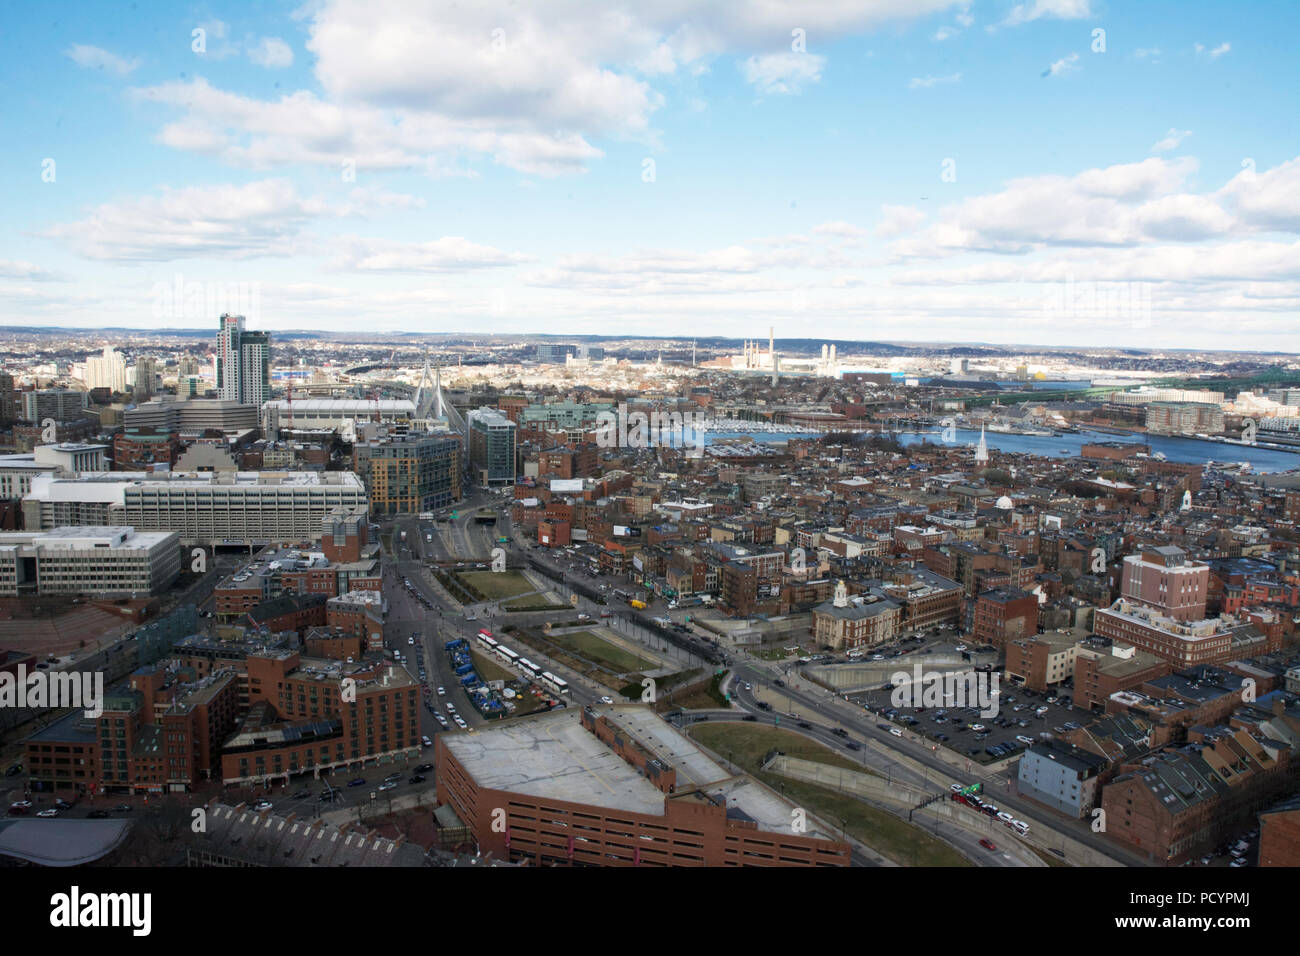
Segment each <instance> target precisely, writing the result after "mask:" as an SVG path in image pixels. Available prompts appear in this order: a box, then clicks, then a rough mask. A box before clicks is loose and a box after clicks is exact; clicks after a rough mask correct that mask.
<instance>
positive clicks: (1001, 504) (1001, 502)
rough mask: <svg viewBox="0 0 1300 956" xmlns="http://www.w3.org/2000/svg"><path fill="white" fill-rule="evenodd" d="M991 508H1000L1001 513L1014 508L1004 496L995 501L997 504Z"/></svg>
mask: <svg viewBox="0 0 1300 956" xmlns="http://www.w3.org/2000/svg"><path fill="white" fill-rule="evenodd" d="M993 507H995V508H1001V509H1002V510H1003V511H1010V510H1011V509H1012V508H1014V507H1015V505H1014V504H1012V503H1011V499H1010V498H1008V497H1007V496H1006V495H1003V496H1002V497H1001V498H999V499H998V500H997V503H996V504H995V505H994V506H993Z"/></svg>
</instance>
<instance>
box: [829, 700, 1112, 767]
mask: <svg viewBox="0 0 1300 956" xmlns="http://www.w3.org/2000/svg"><path fill="white" fill-rule="evenodd" d="M999 691H1000V694H999V706H998V713H997V714H996V715H995V716H993V717H985V716H983V715H982V714H981V713H980V711H979V709H978V708H976V707H901V708H896V707H894V705H893V703H891V701H890V692H891V691H890V690H886V689H881V690H873V691H869V692H866V693H863V694H856V695H852V696H851V697H850V698H849V699H850V700H851V701H852V702H853V703H855V704H858V705H859V706H861V707H864V708H865V709H866V710H867V711H869V712H870V713H873V714H875V715H877V716H878V717H880V718H881V719H880V721H879V723H881V724H883V725H885V726H886V727H887V728H888V727H891V726H892V727H894V728H898V729H903V730H906V731H910V732H911V733H915V734H917V735H919V736H920V737H922V738H924V739H927V740H931V741H933V742H934V743H935V744H937V745H940V746H944V747H947V748H949V749H950V750H952V751H953V752H954V753H958V754H961V755H962V756H965V757H969V758H970V759H972V760H978V761H980V762H981V763H991V762H993V761H995V760H1002V759H1005V758H1006V757H1009V756H1014V755H1015V754H1018V753H1020V752H1022V751H1023V750H1024V749H1025V747H1027V746H1028V745H1029V744H1030V743H1032V742H1033V741H1034V740H1036V739H1038V738H1039V737H1040V736H1041V735H1042V734H1048V735H1050V736H1053V737H1062V736H1064V735H1065V734H1066V733H1068V732H1069V731H1071V730H1074V729H1076V728H1077V727H1078V726H1080V725H1081V724H1083V723H1084V722H1085V721H1086V719H1087V716H1088V715H1087V714H1086V713H1085V712H1084V711H1081V710H1079V709H1077V708H1075V707H1074V706H1073V704H1072V703H1071V700H1070V690H1069V689H1068V688H1064V689H1060V690H1055V691H1049V692H1047V693H1045V694H1044V693H1040V692H1038V691H1033V690H1029V689H1027V688H1023V687H1019V686H1017V685H1014V684H1006V683H1002V684H1000V686H999ZM998 748H1001V749H1002V752H1001V753H990V752H989V751H990V749H992V750H994V751H996V750H998Z"/></svg>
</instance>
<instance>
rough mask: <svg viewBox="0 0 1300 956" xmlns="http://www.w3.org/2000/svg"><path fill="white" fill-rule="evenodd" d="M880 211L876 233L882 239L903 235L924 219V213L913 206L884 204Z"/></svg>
mask: <svg viewBox="0 0 1300 956" xmlns="http://www.w3.org/2000/svg"><path fill="white" fill-rule="evenodd" d="M880 213H881V220H880V222H879V224H878V225H877V226H876V235H878V236H880V237H881V238H882V239H892V238H893V237H895V236H901V235H905V234H906V233H909V232H911V231H912V230H914V229H915V228H916V227H917V226H919V225H920V224H921V223H923V222H924V221H925V213H924V212H922V211H921V210H920V209H917V208H916V207H915V206H890V205H884V206H881V207H880Z"/></svg>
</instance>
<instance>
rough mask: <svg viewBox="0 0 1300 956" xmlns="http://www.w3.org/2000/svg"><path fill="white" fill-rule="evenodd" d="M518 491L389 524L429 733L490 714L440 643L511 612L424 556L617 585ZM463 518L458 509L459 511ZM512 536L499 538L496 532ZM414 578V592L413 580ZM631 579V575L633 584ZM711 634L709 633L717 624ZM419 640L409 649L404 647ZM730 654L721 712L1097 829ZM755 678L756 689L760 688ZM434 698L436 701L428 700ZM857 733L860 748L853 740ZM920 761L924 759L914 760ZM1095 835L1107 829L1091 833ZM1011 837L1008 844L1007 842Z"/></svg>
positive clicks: (957, 838)
mask: <svg viewBox="0 0 1300 956" xmlns="http://www.w3.org/2000/svg"><path fill="white" fill-rule="evenodd" d="M509 502H510V499H509V498H504V499H503V498H502V496H499V495H493V494H490V493H488V494H485V493H482V492H479V493H476V494H475V495H473V496H471V497H470V498H468V499H466V500H465V501H463V502H461V503H459V504H457V505H455V506H454V507H450V508H444V509H440V510H439V511H437V512H435V516H436V518H437V519H440V520H436V521H421V520H419V519H418V518H415V517H403V518H400V519H397V520H396V521H394V522H393V523H392V525H391V526H389V529H388V530H391V532H392V536H393V537H392V542H393V548H394V551H395V556H396V560H395V561H393V562H391V563H390V570H389V573H388V577H387V579H386V582H385V590H386V593H387V596H388V599H389V602H390V610H389V617H388V621H387V624H386V626H385V644H386V646H387V647H389V648H390V649H397V650H401V651H402V652H403V653H405V654H407V667H408V670H410V671H411V673H412V676H413V677H416V678H417V679H418V666H419V661H418V660H417V655H416V654H415V653H414V650H415V648H414V647H413V646H412V645H410V644H409V643H408V638H410V637H412V636H415V637H416V640H417V643H418V644H419V645H420V646H421V648H422V651H423V653H422V662H423V666H424V668H425V671H426V677H425V683H426V684H427V685H428V687H429V690H430V693H429V695H428V696H427V697H426V698H425V700H426V702H427V704H428V705H429V706H426V707H422V710H421V733H422V734H425V735H427V736H429V737H433V736H434V735H436V734H437V733H439V732H442V728H441V726H440V725H439V724H438V722H437V721H436V720H435V719H434V717H433V711H434V710H436V711H438V712H440V713H442V715H443V716H444V718H449V716H450V715H449V714H448V713H447V709H446V703H447V702H448V701H451V702H453V704H454V706H455V707H456V712H457V713H459V714H460V715H461V717H462V718H463V719H464V720H465V721H466V722H467V723H468V724H469V728H470V732H473V731H474V729H475V728H478V727H481V726H482V725H483V723H484V721H483V720H482V718H480V717H479V715H478V714H477V712H476V711H474V709H473V707H472V706H471V705H470V703H469V700H468V696H467V695H466V694H465V693H464V692H463V691H462V690H461V688H460V685H459V683H458V681H457V680H456V679H455V677H454V675H453V674H452V673H451V669H450V667H449V666H448V661H447V658H446V655H445V653H444V652H443V645H444V643H445V642H446V641H447V640H450V639H452V638H454V637H464V638H466V639H469V640H471V641H472V639H473V637H474V635H475V634H477V632H478V630H479V628H481V627H484V626H486V627H488V628H492V629H494V630H495V629H496V625H495V624H494V623H493V622H494V621H500V620H504V618H505V612H504V611H503V610H502V609H501V608H500V607H499V605H498V603H497V602H495V601H484V602H479V603H476V604H474V605H470V606H468V607H464V608H458V609H456V610H452V605H451V604H450V603H449V602H448V601H447V599H446V598H445V596H444V594H443V592H442V590H441V588H440V587H438V586H437V585H436V584H435V583H434V582H433V580H432V578H431V576H429V574H428V572H427V571H426V570H425V562H426V561H433V562H446V561H466V562H469V561H473V562H475V563H487V562H489V561H490V560H491V556H492V550H493V549H494V548H497V547H500V548H503V549H504V550H505V551H506V553H507V556H508V559H509V561H510V564H511V566H515V567H517V566H521V565H522V564H523V563H524V558H523V556H524V555H525V554H529V555H531V556H532V557H534V558H535V559H537V560H540V561H542V562H544V563H545V564H546V565H547V566H548V567H550V568H552V569H553V570H555V571H557V572H558V573H560V574H561V576H562V578H563V579H564V580H565V581H567V580H569V579H572V580H578V581H582V582H583V583H584V584H587V585H589V586H595V587H599V585H600V584H602V583H603V584H606V585H607V587H608V588H609V589H610V592H612V590H613V589H614V588H616V587H618V585H617V584H616V583H615V582H614V579H610V578H605V577H602V578H596V577H592V576H591V575H590V574H589V573H588V572H586V571H585V570H580V569H577V568H576V567H575V566H574V565H573V562H572V560H571V558H570V556H568V555H566V554H563V553H559V554H556V553H551V552H548V551H546V549H536V548H532V546H531V545H530V544H529V543H528V542H527V541H525V540H524V539H523V536H522V535H521V534H519V533H518V532H517V531H516V530H515V529H513V528H512V527H511V523H510V517H509V508H508V505H509ZM483 507H493V508H495V510H496V513H497V516H498V517H497V523H496V525H495V526H491V525H480V524H478V523H477V521H476V520H475V516H476V514H477V512H478V511H479V510H480V509H481V508H483ZM453 512H454V513H455V514H456V517H455V518H452V517H451V514H452V513H453ZM401 531H406V533H407V534H406V540H405V542H403V541H402V540H401V535H400V532H401ZM502 537H504V538H506V539H507V541H506V542H504V543H503V542H500V541H499V540H498V539H499V538H502ZM407 580H409V581H410V582H411V588H412V589H413V591H414V594H412V593H411V592H410V591H408V589H407V588H406V585H405V582H406V581H407ZM545 584H546V586H548V587H551V588H553V590H554V591H555V592H556V593H557V594H560V595H561V596H562V597H563V598H564V600H565V601H566V606H567V601H568V598H569V593H568V592H569V588H568V587H567V586H566V584H565V583H563V582H552V581H550V580H547V581H546V582H545ZM624 589H625V590H626V589H627V587H626V585H625V586H624ZM567 609H568V610H570V611H571V612H573V611H576V612H578V613H586V614H588V615H590V616H591V617H592V618H593V619H596V618H598V616H599V615H600V613H601V612H602V611H606V610H608V611H612V613H613V614H615V615H618V614H620V611H621V610H622V609H621V607H620V605H619V602H617V601H616V600H614V599H611V603H610V606H609V607H608V608H606V607H602V606H600V605H598V604H597V603H595V602H592V601H590V600H588V599H587V598H585V597H582V596H579V598H578V603H577V606H576V607H570V608H567ZM553 613H554V612H534V613H528V612H521V613H514V614H511V615H510V620H511V621H512V622H514V623H518V624H532V623H538V622H540V621H542V620H546V619H548V618H550V617H551V616H552V614H553ZM647 613H650V614H653V615H656V616H666V617H670V618H673V619H675V620H676V621H681V620H682V619H683V618H684V617H685V616H686V615H687V614H688V613H689V612H687V611H683V610H676V611H669V610H668V609H667V607H666V606H665V605H664V604H663V603H662V601H660V602H657V603H653V604H651V607H650V608H648V609H647ZM692 631H693V633H694V634H695V636H697V637H704V636H705V632H702V631H699V630H697V629H695V628H693V627H692ZM708 637H709V638H711V637H712V635H708ZM631 639H633V640H637V639H640V640H642V641H644V642H645V643H646V644H647V646H654V647H655V648H656V649H657V650H660V651H663V650H668V651H669V653H677V654H678V655H679V656H684V657H686V658H687V660H686V661H685V662H686V663H696V664H698V663H703V662H702V661H699V660H697V659H694V658H691V657H690V655H687V654H685V652H681V651H677V650H676V649H673V648H670V646H669V645H668V644H666V643H665V642H663V641H662V639H661V638H658V639H657V638H656V636H655V635H653V634H643V635H640V637H639V638H638V637H637V635H636V634H635V632H633V634H632V636H631ZM407 652H410V653H407ZM727 653H728V655H729V658H730V659H729V664H730V666H731V669H732V678H731V683H730V685H729V686H730V688H731V690H732V699H733V709H732V710H730V711H726V712H719V713H717V714H716V715H714V717H715V719H731V720H741V719H744V717H745V715H746V714H749V715H752V716H754V717H755V718H756V720H758V721H761V722H764V723H768V724H773V723H776V722H777V720H778V718H779V723H780V726H782V727H784V728H787V729H790V730H794V731H796V732H798V733H803V734H805V735H807V736H809V737H811V738H812V739H815V740H817V741H818V742H820V743H822V744H824V745H825V746H828V747H830V748H831V749H832V750H834V751H835V752H837V753H841V754H843V755H845V756H847V757H849V758H851V759H853V760H855V761H857V762H861V763H862V764H863V766H864V767H867V768H869V769H871V770H873V771H875V772H877V773H883V774H885V775H886V777H887V778H889V779H897V780H899V781H902V782H906V783H908V784H912V785H916V786H920V787H923V788H927V789H932V790H934V791H935V792H946V790H947V787H948V782H949V781H953V780H956V781H958V782H963V783H969V782H974V781H975V780H979V781H981V782H983V783H984V786H985V790H986V792H987V793H988V794H990V795H991V797H992V799H994V800H996V801H997V803H998V804H999V805H1000V806H1002V807H1003V808H1004V809H1006V810H1008V811H1009V812H1012V813H1014V814H1015V815H1016V816H1017V817H1018V818H1020V819H1025V820H1028V821H1029V822H1030V824H1031V826H1033V827H1034V828H1035V829H1037V830H1039V832H1040V835H1041V834H1042V833H1043V832H1056V833H1060V834H1068V835H1069V836H1071V837H1074V838H1076V839H1088V837H1089V836H1091V834H1090V833H1089V832H1088V826H1087V824H1086V822H1082V821H1081V822H1079V823H1078V824H1077V825H1074V824H1070V823H1063V822H1062V821H1059V820H1056V819H1054V818H1052V819H1049V820H1046V821H1045V820H1044V818H1043V816H1042V814H1041V811H1039V810H1036V809H1035V808H1034V807H1033V806H1032V805H1031V804H1029V803H1028V802H1027V801H1025V800H1023V799H1022V798H1019V797H1018V796H1016V795H1015V794H1014V793H1013V792H1012V788H1011V780H1010V772H1009V771H1007V770H1005V769H1003V770H999V771H990V770H988V769H986V768H984V767H982V766H980V765H978V764H975V763H972V762H971V761H967V760H961V761H958V762H956V763H954V761H953V760H952V758H951V756H950V755H947V759H945V755H940V754H939V753H938V752H937V751H935V750H932V749H931V748H932V747H933V746H934V744H933V742H931V741H926V740H924V738H921V737H919V736H918V735H916V734H913V733H911V732H905V733H904V736H903V737H901V738H900V737H897V736H895V735H893V734H890V733H889V732H888V731H887V730H883V729H881V728H880V727H879V726H877V724H878V722H879V718H877V717H876V716H875V715H874V714H870V713H867V712H865V711H864V710H863V709H862V708H861V707H859V706H856V705H854V704H852V703H850V702H848V701H846V700H844V699H843V698H842V697H840V696H838V695H836V694H834V693H832V692H830V691H827V690H825V689H823V688H821V687H818V686H816V685H813V684H811V683H810V682H808V681H805V680H803V679H801V678H800V677H799V676H798V672H797V671H796V670H791V669H790V668H789V666H788V664H787V665H781V664H773V663H771V662H767V661H763V660H761V659H759V658H756V657H753V656H751V655H749V654H748V653H747V652H746V651H744V650H743V649H741V650H735V651H730V650H729V651H728V652H727ZM528 654H529V655H530V656H532V657H533V658H540V659H538V660H537V663H538V664H541V665H542V666H544V667H548V668H549V669H551V670H553V671H555V672H556V673H558V674H560V675H561V676H563V677H564V678H565V679H566V680H568V681H569V682H570V685H571V686H572V688H573V690H572V697H571V703H572V704H574V705H577V706H582V705H583V704H586V703H591V702H594V701H596V700H597V699H598V698H599V697H600V696H603V695H604V694H605V693H606V692H605V690H604V689H603V688H596V687H592V686H589V685H587V684H586V683H585V682H584V681H583V680H582V679H581V677H580V676H579V675H576V674H574V673H572V672H569V671H568V670H567V669H565V668H563V667H561V666H559V665H558V664H556V663H555V662H553V661H548V660H547V659H546V658H545V656H544V655H540V654H538V653H537V652H536V651H534V650H532V649H529V651H528ZM439 686H442V687H444V688H445V690H446V696H445V697H440V696H438V695H437V693H436V688H437V687H439ZM751 687H752V690H750V689H748V688H751ZM760 701H762V702H764V703H767V704H769V705H770V706H771V708H772V709H771V710H770V711H765V710H763V709H761V708H760V707H759V702H760ZM430 708H432V709H430ZM791 713H798V714H800V715H801V720H796V719H793V718H791V717H790V716H789V714H791ZM801 721H802V722H804V723H807V724H809V726H808V727H807V728H804V727H799V726H798V725H799V723H800V722H801ZM449 724H450V727H451V730H450V732H459V731H457V730H456V729H455V725H454V723H450V721H449ZM837 727H838V728H843V729H844V730H845V731H847V732H848V737H841V736H839V735H836V734H833V733H831V730H832V729H833V728H837ZM850 743H853V744H855V745H856V747H857V749H854V748H852V747H849V746H848V745H849V744H850ZM918 767H919V768H920V769H919V771H918V769H917V768H918ZM927 829H933V830H934V831H935V832H936V835H937V836H939V837H940V838H942V839H944V840H945V841H946V842H948V843H950V844H952V845H954V846H956V847H958V848H959V849H960V850H962V851H964V852H965V853H966V855H967V856H969V857H971V858H972V859H975V860H977V861H979V862H980V863H981V864H983V865H990V866H1022V865H1026V864H1027V863H1029V862H1031V861H1029V860H1027V859H1026V858H1025V853H1024V851H1023V848H1021V847H1019V846H1015V845H1014V844H1012V845H1011V846H1010V847H1009V848H1008V844H1009V843H1010V841H1011V840H1013V839H1014V838H1012V837H1008V838H1006V839H1003V840H1001V841H998V843H999V849H998V850H997V851H989V850H987V849H985V848H984V847H982V846H980V845H979V842H978V840H979V837H978V835H977V834H976V833H973V832H972V831H971V830H969V829H966V828H962V827H959V826H956V825H955V824H950V823H943V822H938V823H931V824H927ZM1088 842H1089V843H1090V844H1092V845H1098V841H1095V840H1089V841H1088ZM1008 849H1010V851H1011V852H1008ZM1099 850H1100V852H1102V853H1105V854H1107V855H1109V856H1111V857H1113V858H1115V859H1116V860H1118V861H1120V862H1123V863H1125V864H1129V865H1137V866H1141V865H1147V864H1146V861H1145V860H1142V859H1141V858H1139V857H1137V856H1135V855H1133V854H1129V853H1127V852H1125V851H1124V850H1123V849H1122V848H1119V847H1115V846H1113V845H1112V844H1109V843H1107V844H1102V845H1100V846H1099Z"/></svg>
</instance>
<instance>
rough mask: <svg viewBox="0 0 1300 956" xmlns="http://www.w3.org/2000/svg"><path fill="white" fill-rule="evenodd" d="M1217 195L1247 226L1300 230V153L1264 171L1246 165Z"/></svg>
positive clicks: (1268, 229)
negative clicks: (1248, 167) (1298, 155)
mask: <svg viewBox="0 0 1300 956" xmlns="http://www.w3.org/2000/svg"><path fill="white" fill-rule="evenodd" d="M1217 195H1218V197H1219V198H1220V199H1221V201H1222V202H1223V203H1224V204H1225V205H1227V206H1228V207H1229V208H1231V209H1232V210H1233V212H1234V213H1235V214H1236V215H1237V218H1238V220H1239V221H1240V222H1241V223H1242V225H1243V226H1244V227H1245V228H1248V229H1251V230H1253V231H1257V232H1293V233H1300V157H1297V158H1295V159H1290V160H1287V161H1286V162H1285V163H1282V164H1281V165H1280V166H1276V167H1274V168H1273V169H1270V170H1267V171H1266V172H1262V173H1257V172H1255V171H1254V170H1253V168H1251V169H1243V170H1242V171H1241V172H1240V173H1238V174H1237V175H1236V176H1234V177H1233V178H1232V179H1231V180H1230V181H1229V182H1228V184H1227V185H1225V186H1224V187H1223V188H1222V189H1221V190H1219V192H1218V194H1217Z"/></svg>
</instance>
